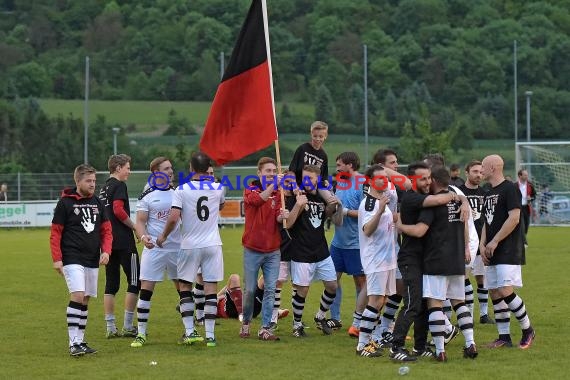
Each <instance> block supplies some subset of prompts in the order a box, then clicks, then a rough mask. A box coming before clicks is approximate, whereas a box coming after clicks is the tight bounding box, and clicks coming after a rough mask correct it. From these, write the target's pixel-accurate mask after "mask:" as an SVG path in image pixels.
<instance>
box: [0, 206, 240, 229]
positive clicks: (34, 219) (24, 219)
mask: <svg viewBox="0 0 570 380" xmlns="http://www.w3.org/2000/svg"><path fill="white" fill-rule="evenodd" d="M56 204H57V202H56V201H44V202H42V201H37V202H21V203H20V202H8V203H0V228H5V227H49V226H50V225H51V220H52V218H53V211H54V209H55V206H56ZM129 204H130V207H131V219H132V220H135V217H136V215H135V214H136V212H135V210H136V204H137V200H136V199H131V200H130V201H129ZM224 210H225V212H224ZM224 210H222V216H221V217H220V224H243V223H245V217H244V214H243V201H242V200H240V199H226V205H225V206H224Z"/></svg>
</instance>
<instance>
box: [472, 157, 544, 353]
mask: <svg viewBox="0 0 570 380" xmlns="http://www.w3.org/2000/svg"><path fill="white" fill-rule="evenodd" d="M503 167H504V162H503V159H502V158H501V157H500V156H499V155H496V154H494V155H490V156H487V157H485V158H484V159H483V162H482V168H481V170H482V175H483V179H484V180H486V181H487V182H489V184H490V185H491V187H490V189H489V192H488V193H487V194H486V195H485V201H484V205H483V216H484V218H485V220H484V225H483V230H482V231H481V239H480V243H479V250H480V252H481V257H482V258H483V262H484V263H485V265H486V269H485V286H486V288H488V289H489V294H490V296H491V299H492V301H493V309H494V311H495V320H496V323H497V329H498V331H499V337H498V338H497V339H496V340H495V341H494V342H492V343H491V344H490V345H489V347H490V348H499V347H512V345H513V344H512V340H511V335H510V312H512V313H513V314H514V315H515V317H516V318H517V320H518V321H519V324H520V326H521V329H522V338H521V341H520V343H519V347H520V348H521V349H527V348H529V347H530V346H531V345H532V342H533V340H534V337H535V332H534V329H533V328H532V326H531V324H530V319H529V317H528V315H527V313H526V309H525V304H524V302H523V300H522V299H521V298H520V297H519V296H518V295H517V294H516V293H515V292H514V288H515V287H518V288H520V287H522V274H521V265H522V264H524V259H525V258H524V253H525V252H524V245H523V230H522V228H521V226H520V224H519V220H520V211H521V200H520V196H519V194H518V188H517V186H516V185H515V184H514V183H512V182H510V181H507V180H505V177H504V174H503Z"/></svg>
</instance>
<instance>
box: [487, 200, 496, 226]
mask: <svg viewBox="0 0 570 380" xmlns="http://www.w3.org/2000/svg"><path fill="white" fill-rule="evenodd" d="M498 201H499V194H491V195H488V196H487V197H486V198H485V218H486V219H487V224H488V225H491V223H493V216H494V214H495V206H496V205H497V202H498Z"/></svg>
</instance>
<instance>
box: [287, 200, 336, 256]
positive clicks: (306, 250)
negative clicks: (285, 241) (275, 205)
mask: <svg viewBox="0 0 570 380" xmlns="http://www.w3.org/2000/svg"><path fill="white" fill-rule="evenodd" d="M306 196H307V200H308V203H307V206H306V207H305V208H303V209H302V210H301V211H300V213H299V215H298V216H297V220H296V221H295V223H294V224H293V226H292V227H291V228H290V229H289V234H290V235H291V243H290V244H289V247H288V250H289V253H290V255H291V260H293V261H296V262H301V263H317V262H319V261H322V260H324V259H326V258H327V257H329V255H330V254H329V247H328V244H327V239H326V237H325V227H324V220H325V208H326V203H325V201H324V200H323V198H321V197H320V196H319V194H306ZM296 201H297V200H296V198H295V197H294V196H290V197H286V198H285V205H286V207H287V210H292V209H293V207H294V206H295V203H296Z"/></svg>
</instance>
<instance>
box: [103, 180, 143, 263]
mask: <svg viewBox="0 0 570 380" xmlns="http://www.w3.org/2000/svg"><path fill="white" fill-rule="evenodd" d="M99 198H100V199H101V201H102V202H103V204H104V205H105V212H106V213H107V217H108V218H109V220H110V221H111V226H112V227H113V251H130V252H132V251H133V250H136V245H135V238H134V236H133V231H132V230H131V229H130V228H129V227H127V226H126V225H125V224H124V223H123V222H121V221H120V220H119V219H117V217H116V216H115V214H114V213H113V201H115V200H122V201H123V202H124V204H125V212H126V213H127V215H129V216H130V213H131V208H130V205H129V195H128V192H127V184H126V183H124V182H122V181H119V180H118V179H116V178H114V177H109V178H108V179H107V181H106V182H105V185H104V186H103V187H102V188H101V191H100V192H99Z"/></svg>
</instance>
